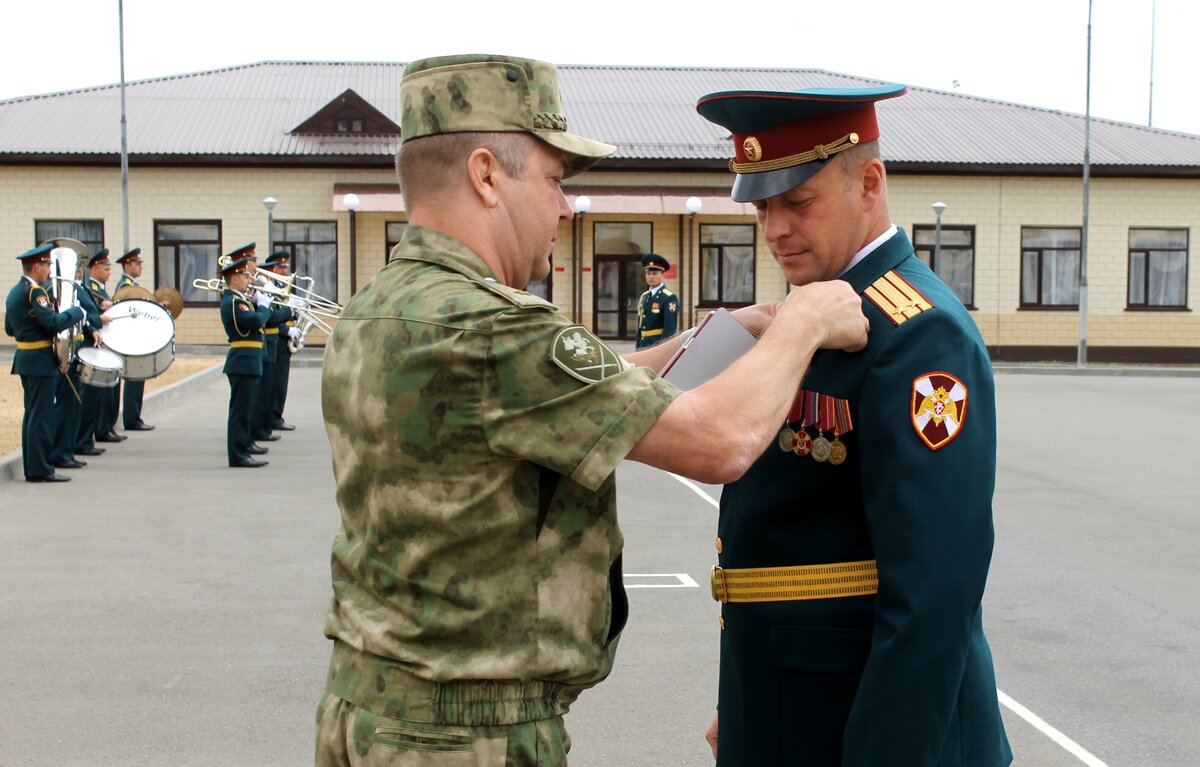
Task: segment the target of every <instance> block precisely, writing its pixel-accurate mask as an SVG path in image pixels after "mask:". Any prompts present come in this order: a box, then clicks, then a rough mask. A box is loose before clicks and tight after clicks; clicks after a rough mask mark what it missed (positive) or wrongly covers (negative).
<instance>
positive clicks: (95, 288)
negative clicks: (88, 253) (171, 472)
mask: <svg viewBox="0 0 1200 767" xmlns="http://www.w3.org/2000/svg"><path fill="white" fill-rule="evenodd" d="M88 270H89V271H90V273H91V274H90V276H89V277H88V279H87V280H86V281H85V282H84V286H85V287H86V288H87V289H88V291H90V292H91V294H92V298H93V299H94V300H95V301H96V305H97V306H99V307H100V311H102V312H103V311H104V310H106V309H108V307H110V306H112V304H113V302H112V296H110V295H109V294H108V278H109V277H110V276H111V275H112V262H111V261H109V259H108V248H101V249H100V250H98V251H96V253H95V254H94V255H93V256H92V257H91V258H90V259H88ZM87 388H88V389H90V391H89V392H88V395H89V396H88V399H87V400H85V401H84V403H83V410H84V414H83V420H84V422H87V421H90V420H91V418H90V416H89V414H88V411H93V412H95V424H96V434H95V440H96V442H120V441H122V440H124V439H127V437H126V436H125V435H124V434H117V432H116V429H115V427H116V425H117V411H118V410H119V409H120V406H121V393H120V391H119V389H120V387H119V386H114V387H113V388H111V389H100V388H96V387H94V386H90V387H87ZM93 398H94V401H93Z"/></svg>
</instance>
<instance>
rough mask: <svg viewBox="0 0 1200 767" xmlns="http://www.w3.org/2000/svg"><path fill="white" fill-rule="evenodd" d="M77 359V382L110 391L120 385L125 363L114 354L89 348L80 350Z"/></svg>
mask: <svg viewBox="0 0 1200 767" xmlns="http://www.w3.org/2000/svg"><path fill="white" fill-rule="evenodd" d="M78 357H79V380H80V381H83V382H84V383H85V384H87V385H88V386H95V387H97V388H99V389H111V388H112V387H114V386H116V385H117V384H118V383H120V381H121V368H123V367H124V366H125V363H124V362H122V361H121V358H120V357H119V356H117V355H116V354H113V353H112V352H110V351H107V350H105V349H97V348H95V347H91V346H89V347H85V348H83V349H80V350H79V352H78Z"/></svg>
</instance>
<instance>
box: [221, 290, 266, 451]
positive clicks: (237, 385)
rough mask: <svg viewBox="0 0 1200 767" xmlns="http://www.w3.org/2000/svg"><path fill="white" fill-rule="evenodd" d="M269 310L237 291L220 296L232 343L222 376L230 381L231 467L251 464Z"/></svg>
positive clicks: (228, 437) (228, 435) (228, 446)
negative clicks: (256, 306) (255, 413)
mask: <svg viewBox="0 0 1200 767" xmlns="http://www.w3.org/2000/svg"><path fill="white" fill-rule="evenodd" d="M269 311H270V310H269V308H268V307H265V306H260V307H258V308H255V306H254V303H253V302H252V301H251V300H250V299H249V298H247V297H246V296H244V295H242V294H241V293H238V292H237V291H235V290H231V289H228V288H226V289H225V291H224V292H223V293H222V294H221V324H222V325H224V326H225V335H226V338H227V339H228V341H229V351H228V352H227V353H226V355H225V366H224V368H222V372H224V373H225V375H226V376H227V377H228V378H229V417H228V421H227V424H226V439H225V443H226V452H227V454H228V457H229V465H230V466H234V465H237V464H238V463H239V462H244V461H248V460H252V458H251V453H250V448H251V445H252V444H253V441H254V440H253V435H252V434H251V432H250V428H251V419H252V417H253V415H254V403H255V398H256V396H257V393H258V379H259V378H260V377H261V376H262V365H263V352H262V348H263V340H262V339H263V335H262V327H263V325H265V324H266V321H267V315H268V313H269Z"/></svg>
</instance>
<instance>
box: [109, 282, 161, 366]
mask: <svg viewBox="0 0 1200 767" xmlns="http://www.w3.org/2000/svg"><path fill="white" fill-rule="evenodd" d="M104 316H105V317H108V318H109V319H110V320H111V321H110V322H109V323H108V324H107V325H105V326H104V328H103V329H102V330H101V331H100V341H101V343H102V344H103V345H104V348H105V349H108V350H110V351H112V352H115V353H116V354H119V355H120V356H121V359H122V360H124V363H125V371H124V373H122V377H124V378H126V379H128V380H130V381H145V380H148V379H150V378H154V377H155V376H159V375H162V374H163V373H164V372H166V370H167V368H169V367H170V366H171V363H172V362H174V361H175V320H174V318H173V317H171V312H169V311H168V310H167V309H166V307H164V306H162V305H161V304H157V303H155V302H154V301H146V300H143V299H140V298H131V299H126V300H124V301H118V302H116V303H115V304H113V305H112V306H110V307H108V309H105V310H104Z"/></svg>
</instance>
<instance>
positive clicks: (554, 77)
mask: <svg viewBox="0 0 1200 767" xmlns="http://www.w3.org/2000/svg"><path fill="white" fill-rule="evenodd" d="M400 102H401V109H402V112H401V121H400V128H401V135H402V140H403V141H404V142H408V141H410V140H412V139H416V138H421V137H423V136H434V135H437V134H440V133H466V132H472V131H481V132H500V133H514V132H516V133H529V134H532V135H534V136H536V137H537V138H539V139H541V140H542V141H545V142H546V143H547V144H549V145H550V146H552V147H554V148H555V149H559V150H561V151H562V152H563V153H564V154H565V157H564V162H565V164H566V173H565V175H566V176H574V175H575V174H577V173H582V172H583V171H584V170H586V169H588V168H589V167H591V166H592V165H593V164H595V163H596V161H597V160H599V159H601V158H602V157H607V156H608V155H610V154H612V153H613V152H615V151H616V150H617V148H616V147H615V146H612V145H610V144H605V143H602V142H599V141H593V140H592V139H588V138H584V137H582V136H576V135H575V134H573V133H568V132H567V117H566V115H564V114H563V111H562V101H561V100H560V99H559V95H558V71H557V70H556V69H555V68H554V65H553V64H547V63H546V62H544V61H533V60H531V59H522V58H515V57H512V56H490V55H487V54H479V53H474V54H467V55H462V56H437V57H434V58H428V59H421V60H419V61H414V62H412V63H411V64H409V65H408V67H407V68H405V70H404V80H403V81H402V82H401V84H400Z"/></svg>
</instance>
